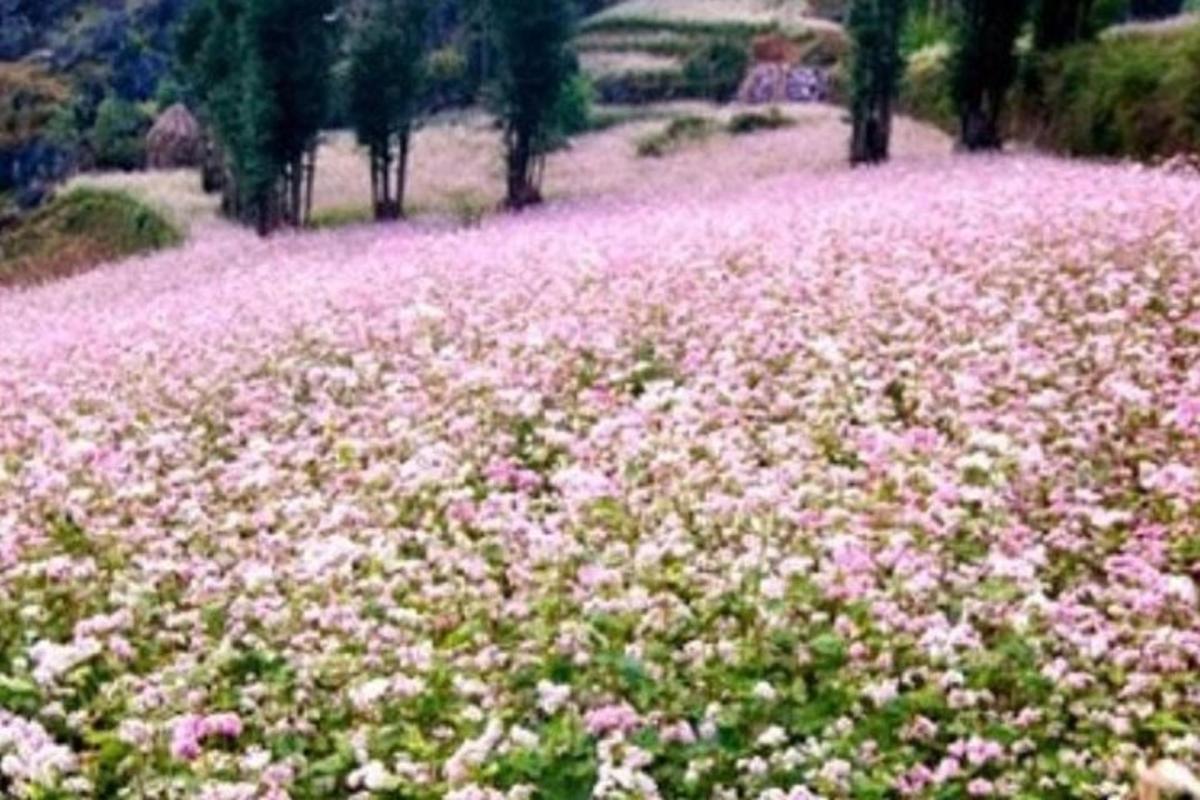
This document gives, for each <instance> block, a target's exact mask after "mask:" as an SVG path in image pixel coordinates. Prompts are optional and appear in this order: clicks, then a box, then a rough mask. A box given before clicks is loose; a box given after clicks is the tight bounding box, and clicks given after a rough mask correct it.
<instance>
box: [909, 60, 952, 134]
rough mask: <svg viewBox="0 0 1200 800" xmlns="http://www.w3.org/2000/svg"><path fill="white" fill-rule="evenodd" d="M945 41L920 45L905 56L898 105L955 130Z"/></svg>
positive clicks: (942, 127)
mask: <svg viewBox="0 0 1200 800" xmlns="http://www.w3.org/2000/svg"><path fill="white" fill-rule="evenodd" d="M951 55H952V53H951V48H950V45H949V44H948V43H946V42H939V43H937V44H933V45H929V46H928V47H923V48H921V49H920V50H917V51H916V52H914V53H913V54H912V55H911V56H909V58H908V66H907V67H906V68H905V71H904V80H903V81H902V82H901V84H900V107H901V108H902V109H903V110H904V113H906V114H909V115H911V116H913V117H916V118H917V119H920V120H923V121H925V122H928V123H930V124H932V125H936V126H937V127H939V128H941V129H942V130H944V131H947V132H948V133H957V132H958V114H957V112H956V111H955V110H954V93H953V91H952V84H951V74H950V62H951Z"/></svg>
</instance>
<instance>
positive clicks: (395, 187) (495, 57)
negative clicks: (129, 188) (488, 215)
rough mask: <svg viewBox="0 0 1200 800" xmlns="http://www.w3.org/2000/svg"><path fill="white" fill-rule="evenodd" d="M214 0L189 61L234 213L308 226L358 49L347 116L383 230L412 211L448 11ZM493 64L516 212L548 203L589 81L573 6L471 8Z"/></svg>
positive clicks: (506, 3) (185, 51) (567, 0)
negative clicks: (323, 137) (319, 171)
mask: <svg viewBox="0 0 1200 800" xmlns="http://www.w3.org/2000/svg"><path fill="white" fill-rule="evenodd" d="M352 5H353V11H354V14H353V24H352V26H350V27H351V30H350V31H349V42H348V44H344V43H343V41H342V38H343V32H344V31H345V29H346V28H347V25H346V24H345V23H346V16H348V15H347V11H348V9H349V8H350V4H344V3H343V2H339V0H201V2H199V3H198V5H197V6H196V7H195V9H194V10H193V11H192V13H191V14H190V15H189V16H188V18H187V19H186V20H185V22H184V25H183V26H182V29H181V32H180V37H179V56H180V62H181V64H182V66H183V69H184V73H185V75H186V77H187V82H188V84H189V85H190V87H191V90H192V92H193V94H194V97H195V100H196V101H197V103H198V105H199V106H200V108H201V109H202V113H203V116H204V117H205V121H206V123H207V124H208V126H209V127H210V129H211V130H212V131H213V133H214V135H215V137H216V139H217V142H218V143H219V145H220V150H221V152H222V154H223V164H224V167H225V169H226V172H227V180H226V181H225V207H226V211H227V213H229V214H230V215H231V216H234V217H236V218H238V219H241V220H243V221H245V222H247V223H249V224H253V225H254V226H255V227H256V228H257V229H258V231H259V232H260V233H263V234H266V233H269V232H270V231H272V230H274V229H276V228H278V227H281V226H302V225H305V224H307V223H308V220H309V217H310V215H311V210H312V194H313V183H314V174H315V168H316V155H317V145H318V141H319V137H320V132H321V128H322V126H323V124H324V123H325V121H326V120H327V119H328V115H329V106H330V101H331V74H332V71H333V64H334V61H335V59H336V58H337V57H338V56H339V54H341V53H342V52H344V51H346V50H348V51H349V77H348V85H347V87H346V91H347V92H348V95H349V98H348V100H349V102H348V109H347V111H348V116H349V121H350V123H351V124H352V125H353V127H354V128H355V130H356V132H357V135H358V138H359V141H360V142H361V143H362V144H363V145H364V146H365V147H366V149H367V151H368V153H369V156H370V164H371V169H370V174H371V193H372V200H373V204H374V211H375V214H376V216H377V217H378V218H380V219H394V218H397V217H400V216H403V214H404V191H405V185H406V183H407V175H408V162H409V152H410V149H411V148H410V142H411V139H412V134H413V131H414V130H415V128H416V127H417V126H418V125H419V124H420V122H421V119H422V117H423V115H424V114H425V113H427V111H428V110H429V109H430V107H431V99H430V86H431V81H430V80H429V77H430V75H429V73H430V54H431V52H432V49H433V42H434V41H435V38H434V37H433V35H432V34H431V30H432V29H433V28H435V27H436V26H437V24H438V18H437V17H438V15H437V12H438V10H439V0H356V2H354V3H353V4H352ZM461 5H462V7H463V8H462V10H463V13H464V14H467V15H469V16H470V17H471V23H472V28H473V29H474V30H477V31H480V32H482V34H481V38H480V39H479V40H478V41H476V42H473V43H472V46H474V47H478V48H481V49H482V50H483V51H484V52H485V54H486V59H487V61H488V69H487V73H488V83H489V85H488V87H487V98H488V99H489V101H490V103H491V105H492V107H493V109H494V110H495V112H496V115H497V119H498V124H499V126H500V127H501V129H502V131H503V140H504V146H505V153H506V165H507V195H506V197H507V204H508V206H509V207H511V208H514V209H520V208H524V207H526V206H528V205H531V204H533V203H537V202H539V201H540V199H541V196H540V192H539V184H540V175H541V167H542V163H543V159H544V156H545V153H546V152H547V150H548V149H549V147H550V145H551V143H552V141H553V139H554V136H555V134H556V132H557V131H556V124H555V123H556V119H557V118H556V115H557V114H558V113H559V109H560V102H561V100H562V97H563V95H564V92H565V91H566V89H567V87H568V86H569V85H570V81H571V80H572V78H573V76H574V75H575V73H576V72H577V70H578V67H577V62H576V60H575V58H574V56H573V54H572V51H571V49H570V40H571V36H572V32H573V25H574V14H575V11H574V4H573V2H572V0H471V2H468V3H461Z"/></svg>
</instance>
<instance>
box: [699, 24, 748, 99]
mask: <svg viewBox="0 0 1200 800" xmlns="http://www.w3.org/2000/svg"><path fill="white" fill-rule="evenodd" d="M749 64H750V54H749V52H747V49H746V47H745V46H743V45H741V44H738V43H736V42H734V41H731V40H724V39H722V40H716V41H713V42H709V43H708V44H706V45H704V46H703V47H701V48H700V49H699V50H697V51H696V52H695V53H693V54H692V55H691V56H690V57H689V58H688V60H687V61H686V62H685V63H684V65H683V78H684V82H685V83H686V85H687V87H688V91H689V93H690V94H692V95H694V96H697V97H704V98H707V99H709V100H715V101H717V102H718V103H725V102H728V101H729V100H731V99H733V96H734V95H735V94H737V90H738V87H739V86H740V85H741V83H742V79H743V78H744V77H745V76H746V68H747V67H748V66H749Z"/></svg>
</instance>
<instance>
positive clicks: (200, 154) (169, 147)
mask: <svg viewBox="0 0 1200 800" xmlns="http://www.w3.org/2000/svg"><path fill="white" fill-rule="evenodd" d="M146 158H147V162H148V163H149V165H150V168H151V169H181V168H185V167H198V166H200V165H201V163H202V162H203V160H204V132H203V131H202V130H201V128H200V123H199V122H197V121H196V118H195V117H194V116H192V112H190V111H188V110H187V107H186V106H184V105H183V104H182V103H176V104H175V105H173V106H171V107H170V108H168V109H167V110H166V111H164V112H163V113H162V116H160V117H159V118H158V121H157V122H155V123H154V127H152V128H151V129H150V133H148V134H147V135H146Z"/></svg>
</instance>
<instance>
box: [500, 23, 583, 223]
mask: <svg viewBox="0 0 1200 800" xmlns="http://www.w3.org/2000/svg"><path fill="white" fill-rule="evenodd" d="M485 11H486V14H487V21H486V30H488V31H489V32H490V35H491V38H492V43H493V47H494V50H495V53H496V57H497V62H498V63H497V64H496V65H495V68H496V72H495V76H494V85H493V93H492V99H493V102H494V104H495V106H496V110H497V112H498V114H499V116H500V119H501V122H502V124H503V129H504V149H505V162H506V175H507V194H506V201H505V202H506V204H507V206H508V207H509V208H511V209H521V208H525V207H526V206H530V205H534V204H536V203H539V202H541V199H542V197H541V189H540V183H541V172H542V165H543V162H544V158H545V154H546V152H547V150H548V148H549V147H550V145H551V143H552V141H553V138H554V137H553V133H554V131H553V130H552V129H553V127H554V124H553V121H554V116H555V110H556V108H557V106H558V101H559V98H560V96H561V95H562V93H563V90H564V87H565V86H566V84H567V81H568V80H569V79H570V78H571V77H572V76H573V75H574V74H575V73H576V72H577V71H578V63H577V61H576V59H575V56H574V53H573V52H572V51H571V47H570V42H571V35H572V32H573V27H574V10H573V8H572V4H571V0H487V5H486V8H485Z"/></svg>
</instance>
